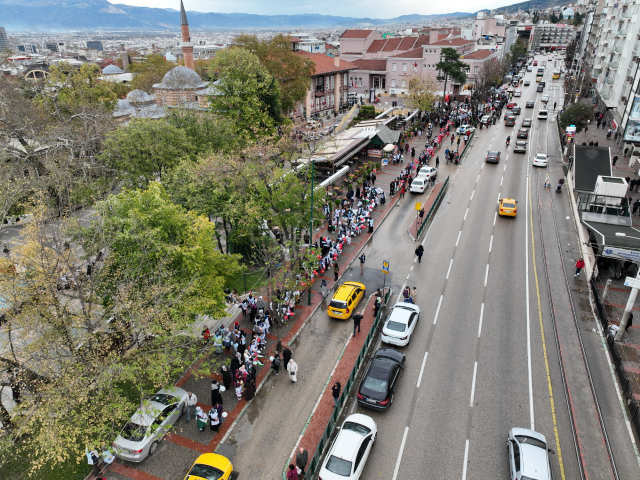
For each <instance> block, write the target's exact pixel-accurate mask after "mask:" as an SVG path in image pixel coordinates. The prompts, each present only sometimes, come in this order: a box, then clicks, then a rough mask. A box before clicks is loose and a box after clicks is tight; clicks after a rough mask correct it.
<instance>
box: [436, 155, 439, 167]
mask: <svg viewBox="0 0 640 480" xmlns="http://www.w3.org/2000/svg"><path fill="white" fill-rule="evenodd" d="M439 166H440V157H439V156H438V157H436V168H438V167H439Z"/></svg>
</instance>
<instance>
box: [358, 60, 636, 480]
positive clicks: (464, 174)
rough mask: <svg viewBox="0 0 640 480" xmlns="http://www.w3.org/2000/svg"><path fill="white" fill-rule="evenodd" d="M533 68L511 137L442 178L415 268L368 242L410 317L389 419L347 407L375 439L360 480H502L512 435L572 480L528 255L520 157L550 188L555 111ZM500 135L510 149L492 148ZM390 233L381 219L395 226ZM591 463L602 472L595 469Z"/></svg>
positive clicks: (532, 233) (548, 329)
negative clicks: (509, 208) (524, 132)
mask: <svg viewBox="0 0 640 480" xmlns="http://www.w3.org/2000/svg"><path fill="white" fill-rule="evenodd" d="M537 58H538V59H539V60H541V59H542V58H543V57H537ZM545 60H547V62H548V65H547V67H546V71H545V75H544V80H545V81H546V88H545V89H544V92H543V93H537V92H536V86H537V83H536V82H535V67H534V71H533V72H529V73H527V74H526V75H525V79H526V80H530V81H531V85H530V86H528V87H521V88H519V89H518V90H521V91H522V97H516V98H515V99H514V100H516V101H517V103H518V105H519V106H521V107H522V112H521V114H520V115H519V117H517V122H516V127H515V128H512V127H508V128H507V127H505V126H504V124H503V122H500V123H498V124H497V125H495V126H492V127H490V128H489V129H484V130H482V131H478V132H477V135H476V136H475V139H474V141H473V142H474V143H473V144H472V148H471V149H470V152H469V153H468V154H467V156H466V158H465V159H464V163H463V165H461V166H460V167H459V168H457V170H455V171H454V172H453V173H452V179H453V182H452V184H451V186H450V188H449V190H448V193H447V196H446V197H445V200H444V202H443V204H442V206H441V207H440V210H439V212H438V214H437V216H436V218H435V220H434V221H433V223H432V225H431V227H430V230H429V232H428V233H427V235H426V236H425V237H424V238H423V239H420V240H421V242H422V243H423V245H424V248H425V256H424V258H423V260H422V263H417V262H416V261H415V257H412V256H411V254H410V252H412V251H413V248H415V244H413V243H411V242H410V240H409V238H408V237H407V236H406V235H404V234H403V232H402V230H401V228H389V229H387V228H385V229H384V230H382V229H381V231H380V232H379V233H378V234H377V235H379V236H383V235H388V236H389V238H388V239H384V238H377V239H376V244H377V245H380V247H377V248H376V249H380V250H382V251H381V252H377V253H378V254H383V252H384V247H383V246H384V245H387V246H389V245H393V248H392V249H391V248H389V251H394V252H397V251H404V252H407V254H406V255H404V256H402V257H400V258H397V259H396V262H395V265H393V267H394V269H395V274H394V280H395V281H394V284H396V285H395V288H396V289H397V290H396V291H397V292H398V291H401V289H399V287H400V286H401V285H400V284H407V285H409V286H411V287H413V286H416V287H417V288H418V292H419V296H418V301H417V304H418V305H419V306H420V308H421V314H420V321H419V324H418V326H417V328H416V331H415V332H414V334H413V337H412V339H411V343H410V345H409V346H407V347H405V348H404V349H402V350H403V352H404V353H405V354H406V355H407V359H408V367H407V369H406V370H405V372H404V374H403V377H402V379H401V380H400V386H399V388H398V390H397V392H396V394H395V399H394V403H393V405H392V406H391V408H390V409H389V410H388V411H386V412H382V413H378V412H372V411H369V410H366V409H363V408H362V407H358V406H357V404H355V403H354V404H353V405H352V406H351V411H358V412H360V413H365V414H367V415H370V416H372V417H373V418H374V419H375V421H376V422H377V424H378V431H379V435H378V441H377V443H376V445H375V447H374V449H373V451H372V454H371V456H370V457H369V460H368V462H367V464H366V466H365V470H364V473H363V478H366V479H373V478H384V479H390V480H396V479H399V478H402V479H405V480H410V479H416V480H417V479H425V478H433V479H458V478H462V480H465V479H496V478H505V479H506V478H509V475H510V473H509V464H508V457H507V444H506V438H507V433H508V431H509V430H510V429H511V428H513V427H524V428H530V429H534V430H536V431H538V432H541V433H543V434H544V435H545V436H546V438H547V441H548V443H549V445H550V448H552V449H553V450H554V451H555V455H552V456H551V468H552V470H553V474H554V478H556V479H565V478H568V479H575V478H580V477H581V472H580V465H579V462H578V455H577V453H576V448H575V442H574V434H573V431H572V423H571V417H570V414H569V410H570V407H569V406H568V404H567V402H566V400H565V392H564V388H563V383H562V377H561V372H560V367H559V361H558V356H557V351H556V347H555V343H553V342H554V337H553V331H554V330H553V324H552V318H551V314H550V311H549V310H550V309H549V307H548V305H549V304H548V297H547V291H546V285H545V283H544V282H546V279H545V276H544V268H543V265H542V255H541V254H540V251H539V250H538V251H536V248H539V246H537V245H536V244H535V242H538V239H539V230H540V222H539V219H538V216H537V213H536V208H537V205H538V198H537V196H538V195H540V194H541V193H540V191H541V190H542V192H543V193H542V194H543V195H544V194H546V195H548V193H546V190H544V189H540V186H541V185H542V183H543V182H544V178H545V173H546V171H547V169H539V168H537V167H532V166H531V163H532V158H533V156H534V155H535V154H536V153H538V152H540V153H547V154H548V155H550V164H551V163H552V162H553V163H554V165H555V167H554V168H555V170H554V173H553V174H552V181H553V186H554V187H555V182H556V181H557V178H555V177H556V176H559V175H561V173H558V172H560V167H559V166H558V165H559V162H561V157H560V150H559V145H558V142H557V132H556V130H555V129H556V126H555V113H553V112H552V111H551V110H552V109H553V103H554V102H557V103H558V105H562V104H563V98H562V96H563V93H562V88H561V80H555V81H552V79H551V73H552V70H553V67H552V65H553V63H554V62H552V61H549V60H548V58H546V59H545ZM543 94H547V95H549V96H550V99H549V104H548V105H549V110H550V116H549V119H548V120H538V119H537V118H536V117H537V112H538V110H540V109H541V108H544V106H543V104H542V103H541V96H542V95H543ZM526 101H534V102H535V107H534V108H525V102H526ZM503 113H504V112H503ZM524 118H532V119H533V126H532V128H531V129H530V135H529V138H528V140H527V150H528V151H527V153H525V154H522V153H513V145H514V142H515V140H516V138H515V133H516V132H517V129H518V128H520V126H521V124H522V120H523V119H524ZM508 135H510V136H511V138H512V142H511V147H507V146H506V145H505V141H506V138H507V136H508ZM552 140H553V141H552ZM490 149H491V150H496V149H497V150H500V151H501V152H502V156H501V160H500V162H499V163H498V164H486V163H485V161H484V157H485V154H486V152H487V150H490ZM534 169H536V170H537V171H534ZM440 175H441V173H439V176H440ZM558 178H559V177H558ZM500 197H511V198H515V199H516V200H518V215H517V217H516V218H502V217H499V216H498V215H497V201H498V199H499V198H500ZM416 201H419V199H418V197H416ZM405 220H406V219H405ZM401 221H402V220H401V218H397V219H396V218H392V217H390V218H389V219H388V220H387V222H398V223H399V224H398V226H399V227H400V222H401ZM390 253H391V252H390ZM373 254H374V252H371V253H369V255H368V257H369V258H372V257H373ZM394 256H395V255H394ZM394 300H395V299H394ZM620 415H621V414H620ZM629 443H630V441H629ZM632 460H635V459H632ZM602 461H604V462H605V464H606V461H607V458H606V457H603V459H602ZM631 465H632V468H633V462H631ZM635 469H636V470H635V471H636V472H637V463H636V464H635ZM631 471H633V470H631ZM603 472H604V473H603ZM609 472H611V467H609V466H608V465H605V466H604V467H603V469H602V472H592V473H593V475H592V476H591V478H613V476H610V475H609ZM620 478H624V477H620Z"/></svg>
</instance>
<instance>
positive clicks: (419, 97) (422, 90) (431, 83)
mask: <svg viewBox="0 0 640 480" xmlns="http://www.w3.org/2000/svg"><path fill="white" fill-rule="evenodd" d="M436 89H437V81H436V78H435V76H434V75H414V76H413V77H411V78H410V79H409V102H410V103H411V106H412V107H413V108H419V109H420V110H422V111H423V112H430V111H431V109H432V108H433V104H434V102H435V101H436Z"/></svg>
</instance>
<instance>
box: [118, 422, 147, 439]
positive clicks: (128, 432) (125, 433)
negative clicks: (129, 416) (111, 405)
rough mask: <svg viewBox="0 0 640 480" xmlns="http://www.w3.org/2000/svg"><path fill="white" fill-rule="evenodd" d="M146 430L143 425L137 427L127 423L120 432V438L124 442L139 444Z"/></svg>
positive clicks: (135, 424) (134, 424)
mask: <svg viewBox="0 0 640 480" xmlns="http://www.w3.org/2000/svg"><path fill="white" fill-rule="evenodd" d="M147 428H148V427H146V426H144V425H138V424H137V423H131V422H129V423H127V424H126V425H125V426H124V428H123V429H122V432H120V436H121V437H122V438H124V439H125V440H130V441H132V442H140V441H142V440H144V437H145V434H146V433H147Z"/></svg>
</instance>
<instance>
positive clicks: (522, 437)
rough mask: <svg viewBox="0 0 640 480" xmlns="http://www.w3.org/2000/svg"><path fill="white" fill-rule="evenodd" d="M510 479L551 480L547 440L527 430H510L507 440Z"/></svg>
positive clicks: (549, 451) (551, 451)
mask: <svg viewBox="0 0 640 480" xmlns="http://www.w3.org/2000/svg"><path fill="white" fill-rule="evenodd" d="M507 448H508V449H509V469H510V471H511V478H521V479H523V480H524V479H528V480H553V475H552V474H551V465H550V464H549V453H555V452H554V451H553V450H550V449H549V447H548V446H547V439H546V438H545V437H544V435H542V434H541V433H538V432H534V431H533V430H529V429H527V428H512V429H511V430H510V431H509V437H508V438H507Z"/></svg>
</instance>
